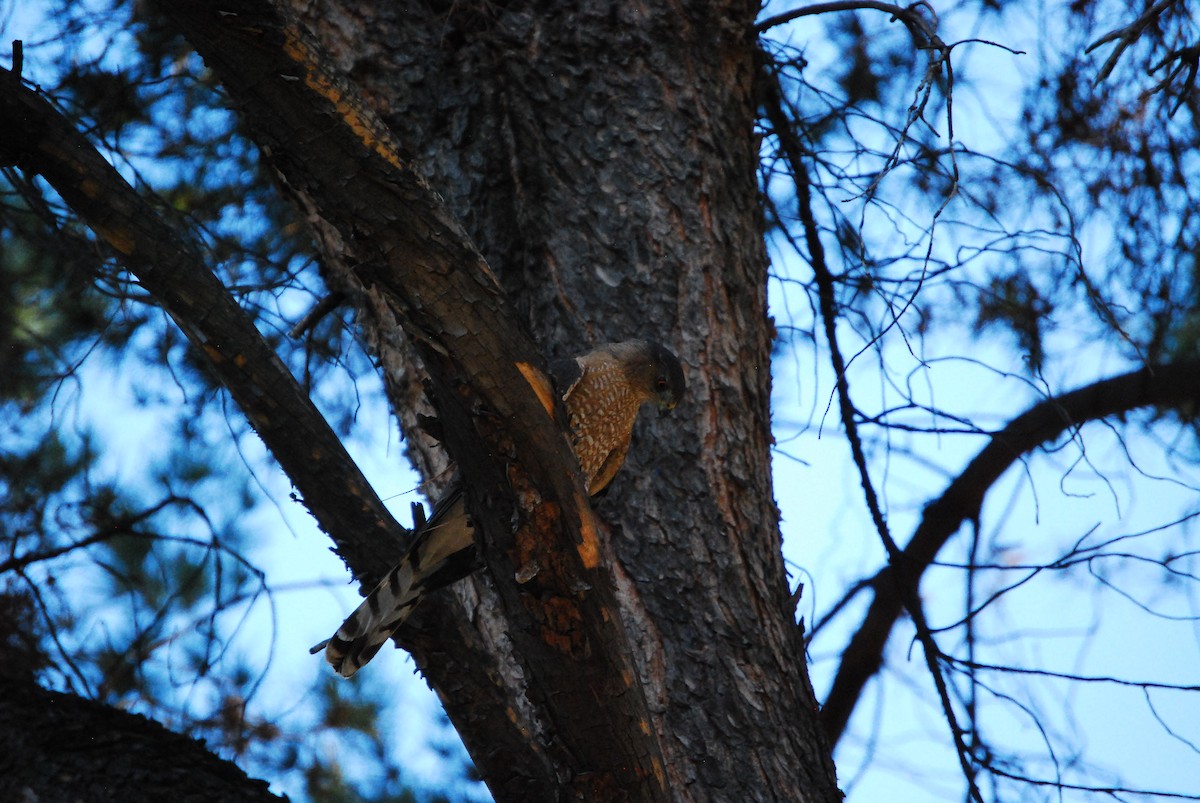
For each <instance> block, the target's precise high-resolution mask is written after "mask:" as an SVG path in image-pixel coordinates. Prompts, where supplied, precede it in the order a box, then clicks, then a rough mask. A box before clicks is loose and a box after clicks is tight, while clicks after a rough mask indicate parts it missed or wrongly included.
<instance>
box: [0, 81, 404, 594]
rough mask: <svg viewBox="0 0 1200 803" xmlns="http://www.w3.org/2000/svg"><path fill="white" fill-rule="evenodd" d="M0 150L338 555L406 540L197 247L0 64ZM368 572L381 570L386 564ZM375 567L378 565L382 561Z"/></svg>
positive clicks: (379, 558)
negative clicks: (96, 251) (277, 472)
mask: <svg viewBox="0 0 1200 803" xmlns="http://www.w3.org/2000/svg"><path fill="white" fill-rule="evenodd" d="M0 119H4V120H5V121H6V122H5V125H3V126H0V157H2V158H3V159H5V160H6V161H9V162H11V163H14V164H16V165H17V166H18V167H20V168H21V169H23V170H25V171H27V172H29V173H30V174H31V175H32V174H39V175H41V176H42V177H43V178H44V179H45V180H46V181H47V182H48V183H49V184H50V185H51V186H52V187H54V189H55V191H57V192H58V194H59V195H60V196H62V198H63V200H64V201H66V202H67V204H68V205H70V207H71V208H72V209H74V210H75V212H76V213H77V214H78V215H79V216H80V218H82V219H83V220H84V222H86V223H87V224H88V225H89V226H90V227H91V228H92V230H93V231H95V232H96V234H97V235H98V236H99V237H100V238H101V239H102V240H104V242H105V243H107V244H108V245H109V246H110V247H111V248H112V249H113V250H114V251H115V252H116V253H117V254H118V255H119V257H120V259H121V260H122V261H123V263H124V264H125V266H126V267H127V268H128V269H129V270H130V271H131V272H132V273H133V274H134V275H135V276H136V277H137V279H138V281H139V282H140V283H141V286H142V287H143V288H144V289H145V290H146V291H147V292H148V293H150V294H151V295H152V296H154V298H155V299H156V300H157V301H158V302H159V303H160V304H162V306H163V309H165V310H166V311H167V313H168V314H169V315H170V316H171V317H172V319H173V320H174V321H175V322H176V323H177V324H178V325H179V327H180V329H182V330H183V332H184V334H185V335H187V337H188V340H189V341H190V342H191V343H192V345H193V346H195V347H196V349H197V350H198V351H199V352H200V353H201V354H203V355H204V356H205V357H206V358H207V361H208V366H209V368H210V369H211V371H212V372H213V374H214V375H215V376H216V377H217V379H218V380H219V381H220V382H221V384H223V385H224V386H225V387H226V388H227V389H228V390H229V392H230V395H231V396H233V399H234V401H235V402H237V404H238V406H239V407H240V408H241V409H242V411H243V412H244V413H245V415H246V418H247V419H248V420H249V421H250V424H251V426H253V427H254V429H255V430H256V431H257V432H258V434H259V436H260V437H261V438H262V439H263V442H264V443H265V444H266V445H267V448H269V449H270V450H271V454H272V455H273V456H274V457H275V459H276V460H277V461H279V464H280V466H281V467H282V468H283V470H284V471H285V472H286V473H287V474H288V476H289V477H290V478H291V480H292V482H293V483H294V484H295V486H296V488H297V489H298V490H299V491H300V493H301V495H302V496H303V499H304V503H305V504H306V505H307V506H308V508H309V510H310V511H311V512H312V514H313V515H314V516H315V517H316V519H317V522H318V523H319V524H320V525H321V527H322V528H323V529H324V530H325V531H326V532H328V533H329V534H330V535H331V537H333V539H334V543H335V544H336V545H337V548H338V550H339V551H340V552H342V553H343V554H355V555H357V554H360V553H366V552H370V551H371V550H373V549H375V548H376V547H377V545H378V544H381V543H383V544H388V545H389V546H390V547H391V549H390V551H391V552H392V553H393V556H394V555H395V554H398V553H399V551H400V550H401V548H402V545H403V540H404V538H405V536H406V535H407V533H406V531H405V529H404V528H403V527H401V526H400V525H399V524H398V523H397V522H396V520H395V519H394V518H392V516H391V514H390V513H389V512H388V510H387V508H386V507H384V505H383V502H382V501H380V499H379V497H378V496H377V495H376V494H375V492H374V491H373V490H372V489H371V486H370V485H369V484H368V483H367V481H366V478H364V477H363V475H362V472H360V471H359V469H358V466H357V465H356V464H355V463H354V461H353V460H352V459H351V457H350V455H349V454H348V453H347V452H346V449H345V447H343V446H342V443H341V441H340V440H338V437H337V435H336V434H335V433H334V432H333V430H332V429H331V428H330V426H329V424H328V422H326V420H325V418H324V417H323V416H322V415H321V413H320V412H319V411H318V410H317V409H316V407H315V406H314V405H313V403H312V400H311V399H310V398H309V396H308V394H307V393H305V391H304V389H303V388H302V387H301V386H300V384H299V383H298V382H297V381H296V379H295V378H294V377H293V376H292V374H291V373H290V372H289V371H288V369H287V367H286V366H285V365H284V364H283V362H282V360H280V359H279V357H278V356H277V355H276V354H275V352H274V351H272V350H271V347H270V346H268V345H267V342H266V341H265V340H264V339H263V337H262V335H261V334H259V332H258V330H257V329H256V328H255V327H254V324H253V323H252V322H251V321H250V319H249V317H248V316H247V315H246V313H245V312H244V311H243V310H242V309H241V308H240V307H239V306H238V305H237V302H236V301H234V299H233V297H232V296H231V295H230V294H229V292H228V290H226V288H225V287H224V286H223V285H222V284H221V282H220V280H219V279H217V277H216V276H215V275H214V274H213V273H212V271H211V270H209V268H208V266H207V265H206V264H205V262H204V259H203V258H202V257H201V255H200V254H199V252H198V251H197V250H196V249H195V248H194V247H193V246H191V245H190V243H189V241H188V240H187V239H186V238H184V237H181V236H180V234H179V232H178V231H177V230H176V229H175V228H172V226H170V225H169V224H168V223H167V222H166V221H165V220H163V218H162V217H161V216H160V215H159V214H158V211H157V210H156V209H155V208H154V207H152V206H151V205H150V204H149V203H148V202H147V201H146V200H145V199H143V198H142V197H141V196H140V195H138V193H137V191H136V190H134V188H133V187H131V186H130V185H129V184H128V183H127V182H126V181H125V180H124V179H123V178H122V177H121V175H120V174H119V173H118V172H117V171H116V169H114V168H113V167H112V165H110V164H109V163H108V162H107V161H105V159H104V157H103V156H101V155H100V153H99V152H98V151H97V150H96V148H95V147H93V146H92V144H91V143H90V142H89V141H88V140H87V138H86V137H84V136H83V135H82V134H80V133H79V132H78V131H76V130H75V128H74V127H73V126H72V125H71V123H70V122H69V121H68V120H67V119H66V118H64V117H63V116H62V115H61V114H59V113H58V112H57V111H56V110H55V109H54V107H53V106H51V105H50V104H49V103H48V102H46V100H44V99H43V98H42V97H40V96H39V95H38V94H37V93H36V92H34V91H33V90H31V89H29V88H27V87H25V86H24V85H23V84H22V83H21V82H20V80H19V78H18V77H17V76H16V75H14V74H13V73H11V72H8V71H6V70H0ZM375 561H376V564H377V565H372V566H369V567H364V570H367V569H369V570H371V571H376V572H378V571H386V568H387V566H386V564H387V562H388V561H387V559H386V557H385V556H383V555H379V554H376V555H375ZM381 567H382V568H381Z"/></svg>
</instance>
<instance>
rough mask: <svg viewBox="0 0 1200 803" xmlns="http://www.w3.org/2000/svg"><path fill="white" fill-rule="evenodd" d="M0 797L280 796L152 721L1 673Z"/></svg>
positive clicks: (244, 799) (97, 802)
mask: <svg viewBox="0 0 1200 803" xmlns="http://www.w3.org/2000/svg"><path fill="white" fill-rule="evenodd" d="M0 799H3V800H89V801H94V803H108V801H127V800H173V801H180V803H184V802H185V801H201V800H222V801H230V803H234V802H235V801H236V802H237V803H268V801H281V800H286V798H279V797H276V796H275V795H272V794H271V793H270V792H269V791H268V790H267V783H266V782H265V781H258V780H253V779H251V778H247V777H246V775H245V773H243V772H242V771H241V770H240V769H238V768H237V767H236V766H235V765H234V764H232V763H231V762H228V761H223V760H221V759H219V758H217V757H216V756H214V755H213V754H212V753H210V752H209V751H208V750H207V749H205V748H204V746H203V745H202V744H200V743H198V742H196V741H195V740H193V739H189V738H187V737H186V736H181V735H179V734H177V733H172V732H171V731H168V730H167V729H166V728H164V727H163V726H161V725H159V724H158V723H157V722H154V721H152V720H149V719H146V718H145V717H143V716H139V715H137V714H131V713H129V712H126V711H121V710H118V709H116V708H113V707H112V706H108V705H104V704H102V703H98V702H96V701H94V700H85V699H83V698H81V697H76V696H75V695H73V694H61V693H59V692H53V691H47V690H45V689H43V688H40V687H39V686H37V685H36V684H35V683H33V681H32V680H24V679H14V678H12V677H0Z"/></svg>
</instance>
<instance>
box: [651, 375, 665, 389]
mask: <svg viewBox="0 0 1200 803" xmlns="http://www.w3.org/2000/svg"><path fill="white" fill-rule="evenodd" d="M654 385H655V387H657V388H658V389H659V390H666V389H667V378H666V377H664V376H660V377H659V378H658V379H656V380H655V381H654Z"/></svg>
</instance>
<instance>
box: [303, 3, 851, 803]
mask: <svg viewBox="0 0 1200 803" xmlns="http://www.w3.org/2000/svg"><path fill="white" fill-rule="evenodd" d="M297 5H299V6H302V7H303V8H302V11H303V12H304V13H305V15H306V16H305V18H306V21H307V23H308V24H309V25H310V26H311V27H312V28H314V30H316V31H318V32H319V34H320V36H321V38H322V39H323V41H324V43H325V44H326V46H327V47H328V48H329V49H330V50H331V52H332V53H334V54H335V56H336V58H337V60H338V62H339V66H340V67H341V68H342V69H344V70H345V71H346V72H347V73H348V74H349V75H351V77H352V78H353V79H354V80H355V81H356V82H357V83H358V84H359V85H361V86H362V87H363V88H364V89H365V91H366V93H367V96H368V98H370V100H371V102H372V103H373V104H374V105H375V106H376V108H378V109H379V110H380V112H381V113H382V115H383V117H384V119H385V120H386V121H387V122H388V123H389V124H390V125H391V127H392V128H393V130H394V131H395V132H396V133H397V135H398V136H399V137H400V139H401V140H402V142H403V143H404V145H405V147H406V148H407V149H408V150H409V151H410V152H412V153H413V154H416V155H417V158H418V161H419V163H420V164H421V165H422V168H423V169H424V170H425V171H426V172H427V173H428V174H429V177H430V182H431V184H432V185H433V186H434V187H435V188H436V189H437V190H438V191H439V192H440V193H441V194H442V195H443V196H444V197H445V198H446V199H447V202H448V204H449V205H450V207H451V208H452V209H454V210H455V212H456V213H457V214H458V216H459V218H460V219H461V220H462V221H463V222H464V224H465V225H466V227H467V229H468V231H469V233H470V235H471V236H472V238H473V239H474V241H475V242H476V244H477V245H478V246H479V247H480V249H481V251H482V252H483V253H484V255H485V256H486V257H487V259H488V262H489V264H490V265H491V266H492V268H493V269H494V270H495V271H496V273H497V274H498V276H499V277H500V279H501V282H502V284H503V285H504V287H505V289H506V290H507V291H508V294H509V297H510V298H512V299H514V300H515V301H516V303H517V305H518V306H519V308H520V309H521V311H522V312H523V313H524V315H525V317H526V321H527V324H528V326H529V327H530V329H531V330H532V331H533V332H534V333H535V336H536V337H537V338H538V339H539V340H540V341H541V342H542V343H543V344H544V348H545V350H546V351H547V352H548V353H552V354H556V355H562V354H570V353H574V352H578V351H580V350H583V349H584V348H586V347H587V346H590V345H594V344H595V343H599V342H603V341H610V340H619V339H622V338H627V337H634V336H648V337H654V338H658V339H660V340H662V341H663V342H665V343H667V344H669V345H671V346H672V347H673V348H675V349H677V350H678V351H679V353H680V356H681V357H682V358H683V360H684V362H685V365H686V366H687V370H688V380H689V399H688V401H687V402H686V403H685V404H684V405H683V406H681V408H680V409H679V410H677V411H676V414H675V415H674V416H673V417H672V418H671V419H669V420H663V421H661V422H653V421H649V422H644V423H643V425H642V426H640V427H639V430H638V432H637V434H636V436H635V438H636V439H635V445H634V449H633V450H632V454H631V456H630V459H629V462H628V463H627V465H626V468H625V470H624V472H623V473H622V475H621V476H620V477H619V478H618V480H617V483H616V486H615V488H614V489H613V492H612V494H611V495H610V496H609V498H608V499H607V500H606V501H605V502H604V503H603V504H601V505H600V508H599V511H600V517H601V518H602V519H604V520H605V521H607V522H608V523H609V524H610V525H611V526H612V532H613V543H614V547H615V553H616V557H617V564H616V566H615V567H614V572H615V574H616V577H617V582H618V585H619V589H620V592H621V593H620V595H619V598H620V601H621V604H622V616H623V618H624V620H625V623H626V627H627V628H629V629H630V631H631V632H632V633H633V635H634V639H635V642H636V643H637V644H638V646H639V652H638V654H637V655H636V656H635V657H636V660H637V662H638V670H639V673H640V674H641V676H642V680H643V683H644V684H645V688H646V689H647V693H648V696H649V699H650V705H651V709H652V714H653V722H652V725H653V727H654V730H655V732H656V734H657V735H658V737H659V740H660V744H661V745H662V750H663V752H664V759H665V762H666V771H667V775H668V779H669V783H670V787H671V790H672V794H673V796H674V797H675V798H676V799H679V800H732V799H736V800H747V801H749V800H825V799H835V798H836V796H837V792H836V788H835V786H834V781H833V777H834V776H833V769H832V765H831V764H830V762H829V758H828V753H827V750H826V748H825V747H824V742H823V739H822V737H821V735H820V732H819V729H818V727H817V724H816V719H815V709H816V705H815V701H814V699H813V696H812V692H811V690H810V688H809V685H808V680H807V670H806V667H805V665H804V650H803V643H802V640H801V633H800V632H799V630H798V628H797V627H796V626H795V623H794V618H793V606H792V603H791V601H790V598H789V597H790V595H789V589H788V585H787V580H786V576H785V572H784V568H783V565H782V559H781V555H780V540H779V531H778V526H777V519H778V516H777V511H776V509H775V506H774V503H773V498H772V492H771V482H770V466H769V460H770V455H769V445H770V432H769V420H770V419H769V408H768V402H769V359H770V358H769V355H770V346H771V328H770V324H769V321H768V319H767V317H766V311H765V293H766V260H765V255H764V248H763V242H762V233H761V222H760V216H759V208H758V201H757V187H756V181H755V170H756V166H757V158H758V153H757V150H756V140H755V137H754V134H753V115H754V94H753V86H752V80H753V76H754V65H753V59H754V38H753V37H752V36H751V34H750V26H751V23H752V21H753V16H754V14H755V12H756V10H757V4H754V3H728V2H727V3H687V4H684V5H683V6H673V7H670V8H668V7H666V6H659V7H653V6H652V7H646V6H644V5H641V4H632V3H588V4H582V6H583V7H582V8H581V7H577V6H575V5H574V4H561V3H541V4H538V3H531V4H527V3H515V4H507V5H506V6H504V7H500V6H498V5H496V4H484V3H466V4H464V3H447V4H431V5H433V6H435V7H434V8H424V9H414V7H413V6H412V5H411V4H410V5H407V6H405V7H403V9H401V8H400V7H397V6H393V5H391V4H380V3H375V2H367V1H366V0H364V1H363V2H345V3H337V4H332V3H322V2H313V3H297ZM333 264H335V265H336V262H335V263H333ZM331 281H333V282H334V283H337V282H338V281H339V279H338V278H337V277H336V276H334V277H332V278H331ZM375 342H376V343H377V344H383V346H384V350H385V351H386V350H387V349H386V347H387V345H388V344H394V341H393V340H391V339H390V338H389V336H388V333H386V332H379V333H377V334H376V337H375ZM384 362H385V365H396V366H401V365H405V364H406V360H405V358H404V356H403V355H402V354H395V355H393V356H391V357H389V358H385V360H384ZM418 376H419V372H418V371H415V370H411V369H407V368H406V369H405V370H404V371H403V373H400V372H396V373H394V374H393V376H392V377H391V379H392V382H391V385H390V387H391V388H392V389H393V398H394V399H395V400H396V402H397V411H398V413H399V415H400V416H401V418H402V419H403V420H404V423H405V428H406V430H407V431H409V432H412V431H414V428H413V424H414V422H415V420H414V414H415V412H416V411H415V410H414V408H413V405H412V400H413V399H414V398H415V397H417V396H419V391H418V390H416V388H415V387H414V384H413V383H415V382H416V377H418ZM425 459H426V460H427V461H428V458H425ZM419 462H420V458H419ZM492 594H494V592H493V591H492V589H491V588H490V586H489V583H488V580H487V578H486V577H484V576H480V577H476V578H473V579H472V580H471V581H468V582H467V583H464V584H462V585H461V586H460V588H459V589H457V603H452V602H450V601H447V602H446V608H450V607H452V606H453V607H457V608H458V611H459V613H457V614H454V615H453V618H454V620H455V621H458V622H464V621H468V620H470V619H471V618H472V617H473V616H474V618H475V621H474V626H475V627H476V628H477V634H476V635H475V636H473V638H474V639H475V640H477V641H480V642H482V643H490V644H494V645H495V644H499V645H504V644H505V643H506V641H507V639H505V637H504V627H505V622H504V621H503V620H500V619H491V618H489V617H487V616H480V615H479V614H480V612H481V611H487V610H490V609H491V608H492V607H493V606H492V604H491V603H490V602H489V600H490V599H491V596H492ZM445 615H447V614H446V613H445V609H443V610H442V611H439V612H438V613H437V614H436V617H435V618H437V619H438V620H439V625H442V624H444V623H442V622H441V621H440V620H441V617H443V616H445ZM414 630H415V632H417V633H420V632H426V633H427V632H429V631H428V625H426V626H425V627H421V626H420V624H419V623H418V625H417V626H416V627H415V628H414ZM407 645H408V646H410V647H412V648H413V652H414V655H415V656H416V657H417V660H418V662H419V663H420V664H421V665H422V667H423V668H425V669H426V670H427V673H428V676H429V678H430V680H431V682H432V683H433V685H434V686H435V688H438V690H439V692H441V693H442V698H443V700H444V702H445V703H446V706H447V710H448V712H449V714H450V716H451V718H452V719H453V720H454V721H455V722H456V724H458V726H459V729H460V732H462V733H463V736H464V738H465V740H466V741H467V744H468V746H469V747H470V749H471V750H472V753H473V755H474V756H475V758H476V761H477V763H479V764H480V767H479V769H480V771H481V773H482V774H483V776H484V777H485V778H488V779H489V780H490V779H491V778H492V777H493V773H495V772H501V773H502V772H504V771H505V767H504V766H503V764H502V763H500V762H491V761H489V759H488V756H487V754H486V751H487V750H489V749H492V750H494V749H495V746H494V743H492V744H491V745H490V746H483V745H480V744H479V743H478V741H476V740H473V738H472V732H471V725H470V724H469V722H468V721H467V720H468V719H469V718H471V717H476V718H477V717H478V716H479V712H480V707H481V705H483V706H487V705H491V706H495V705H497V704H498V703H499V704H502V702H503V698H505V697H507V698H509V699H510V700H512V701H514V702H511V703H510V705H512V708H507V710H505V711H500V710H495V711H493V713H492V715H491V716H498V715H503V714H507V715H509V716H510V717H511V716H512V712H513V711H514V710H515V712H516V718H517V721H518V722H519V724H520V727H519V728H518V732H519V733H522V734H534V735H535V736H534V739H535V740H536V739H542V738H553V734H554V730H553V726H552V725H551V724H550V723H547V722H545V721H544V720H543V719H542V718H541V717H540V716H539V713H538V711H537V710H536V708H537V707H536V706H533V705H529V704H528V701H526V700H524V699H523V692H522V689H521V687H520V673H519V671H517V670H516V669H515V667H516V666H518V665H519V660H518V659H517V658H516V657H508V658H505V657H503V656H501V657H500V659H499V667H500V671H499V677H502V678H504V679H506V682H507V683H508V684H509V685H508V686H507V688H506V692H505V694H504V695H502V699H501V700H500V701H497V700H495V699H492V700H490V701H484V700H483V699H481V698H479V697H475V698H472V697H467V698H460V697H457V696H456V695H454V694H451V693H448V692H447V691H446V690H445V689H443V688H442V686H441V682H442V681H441V680H440V679H439V676H440V675H441V673H440V672H439V671H438V668H437V667H435V666H433V665H432V664H433V662H435V661H436V654H435V655H432V656H431V654H430V652H428V650H429V649H431V648H434V647H435V645H434V644H433V643H430V642H429V641H426V640H424V639H421V638H420V636H419V635H418V636H410V637H409V638H408V640H407ZM501 652H503V648H502V649H501ZM460 691H461V690H460ZM490 735H491V736H494V734H490ZM518 738H519V737H518ZM480 749H482V750H484V751H485V752H484V753H482V754H481V753H480V752H479V751H480ZM502 752H503V751H502ZM511 752H512V753H519V752H520V749H519V746H518V745H514V746H513V748H512V751H511ZM531 769H535V768H531ZM554 769H555V771H557V772H559V773H561V774H563V775H568V774H569V773H567V772H565V768H562V767H557V768H554ZM542 771H543V772H544V771H545V769H544V768H543V770H542ZM493 789H494V790H496V786H495V785H493ZM497 794H498V796H502V795H501V793H500V792H499V790H497ZM509 799H525V798H522V797H521V796H520V795H517V796H515V797H512V798H509Z"/></svg>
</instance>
